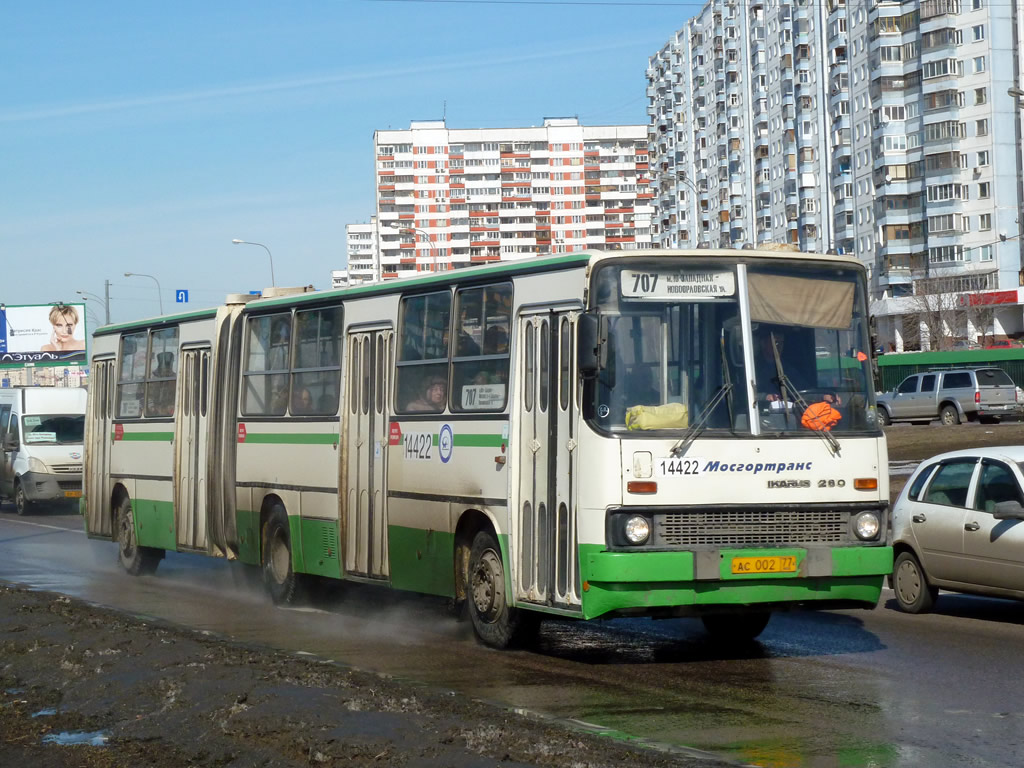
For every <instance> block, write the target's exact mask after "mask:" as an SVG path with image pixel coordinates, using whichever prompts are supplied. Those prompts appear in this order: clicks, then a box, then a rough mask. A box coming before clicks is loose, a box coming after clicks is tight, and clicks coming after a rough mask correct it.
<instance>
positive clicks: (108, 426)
mask: <svg viewBox="0 0 1024 768" xmlns="http://www.w3.org/2000/svg"><path fill="white" fill-rule="evenodd" d="M116 376H117V368H116V366H115V361H114V360H96V361H94V362H93V364H92V374H91V379H92V380H91V381H90V382H89V397H90V398H91V400H92V402H91V403H89V410H88V419H89V442H88V444H87V445H86V447H85V461H86V467H85V493H86V499H85V503H86V516H87V526H86V528H87V530H88V531H89V533H90V534H91V535H98V536H111V535H112V534H113V527H112V521H111V509H110V449H111V447H112V446H113V444H114V383H115V381H116Z"/></svg>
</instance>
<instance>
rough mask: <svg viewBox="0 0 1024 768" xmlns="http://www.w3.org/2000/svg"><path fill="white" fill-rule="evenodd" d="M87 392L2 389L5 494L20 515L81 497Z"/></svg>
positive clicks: (1, 490) (1, 484) (0, 450)
mask: <svg viewBox="0 0 1024 768" xmlns="http://www.w3.org/2000/svg"><path fill="white" fill-rule="evenodd" d="M85 402H86V390H85V389H84V388H81V387H14V388H13V389H0V457H2V462H0V497H6V498H8V499H13V500H14V505H15V507H16V508H17V510H18V514H19V515H23V514H25V513H26V512H28V511H29V510H30V509H31V508H32V506H33V505H34V504H36V503H45V504H57V503H77V502H78V499H79V498H81V496H82V454H83V453H84V448H83V443H84V433H85Z"/></svg>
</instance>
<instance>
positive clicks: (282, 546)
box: [262, 504, 298, 605]
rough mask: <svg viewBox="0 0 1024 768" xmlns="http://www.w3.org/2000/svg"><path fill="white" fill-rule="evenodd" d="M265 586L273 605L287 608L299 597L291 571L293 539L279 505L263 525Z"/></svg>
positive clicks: (285, 514)
mask: <svg viewBox="0 0 1024 768" xmlns="http://www.w3.org/2000/svg"><path fill="white" fill-rule="evenodd" d="M262 544H263V546H262V552H263V584H264V586H265V587H266V588H267V592H268V593H269V594H270V599H271V600H273V601H274V605H288V604H289V603H292V602H294V601H295V598H296V596H297V593H298V578H297V576H296V574H295V571H294V570H293V569H292V537H291V529H290V527H289V525H288V513H287V512H285V509H284V507H283V506H281V505H280V504H275V505H274V506H273V507H272V508H271V510H270V516H269V517H268V518H267V522H265V523H264V524H263V536H262Z"/></svg>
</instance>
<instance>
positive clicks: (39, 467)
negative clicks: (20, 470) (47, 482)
mask: <svg viewBox="0 0 1024 768" xmlns="http://www.w3.org/2000/svg"><path fill="white" fill-rule="evenodd" d="M28 471H29V472H40V473H42V474H46V473H47V472H49V470H48V469H47V468H46V465H45V464H43V462H42V461H41V460H40V459H37V458H35V457H34V456H33V457H31V458H29V460H28Z"/></svg>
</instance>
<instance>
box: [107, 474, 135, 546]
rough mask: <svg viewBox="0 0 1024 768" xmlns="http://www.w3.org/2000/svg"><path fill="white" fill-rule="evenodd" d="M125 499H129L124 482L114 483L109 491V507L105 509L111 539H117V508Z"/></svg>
mask: <svg viewBox="0 0 1024 768" xmlns="http://www.w3.org/2000/svg"><path fill="white" fill-rule="evenodd" d="M125 499H129V500H131V495H130V494H129V493H128V489H127V488H125V486H124V483H115V484H114V487H113V488H112V489H111V491H110V507H109V509H108V510H107V514H108V515H110V540H111V541H116V540H117V508H118V507H120V506H121V502H123V501H124V500H125Z"/></svg>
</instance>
